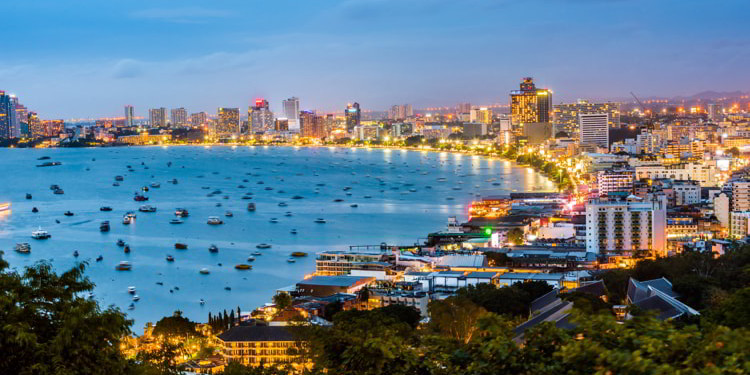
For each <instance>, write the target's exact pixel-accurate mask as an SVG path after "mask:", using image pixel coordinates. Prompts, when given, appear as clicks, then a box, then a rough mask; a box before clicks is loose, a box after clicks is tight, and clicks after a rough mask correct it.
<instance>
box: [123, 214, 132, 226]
mask: <svg viewBox="0 0 750 375" xmlns="http://www.w3.org/2000/svg"><path fill="white" fill-rule="evenodd" d="M132 221H133V219H131V218H130V216H127V215H125V216H123V217H122V223H123V224H125V225H128V224H130V223H131V222H132Z"/></svg>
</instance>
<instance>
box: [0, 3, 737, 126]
mask: <svg viewBox="0 0 750 375" xmlns="http://www.w3.org/2000/svg"><path fill="white" fill-rule="evenodd" d="M12 7H14V8H15V10H16V11H17V12H18V13H22V14H30V15H33V16H34V19H35V20H36V21H37V22H36V24H37V27H34V28H33V29H29V28H25V27H23V25H22V24H21V23H22V20H23V19H24V17H14V18H12V19H10V20H8V22H6V23H4V25H3V26H2V28H1V29H2V30H3V32H4V33H5V35H6V36H7V38H6V41H7V43H6V45H5V47H4V49H5V51H6V53H4V58H3V62H2V63H0V83H2V86H3V89H5V90H6V91H8V92H10V93H14V94H16V95H18V96H19V97H23V98H24V100H25V102H26V103H27V104H28V105H29V106H30V107H31V108H34V109H35V110H36V111H37V112H39V113H44V114H45V115H47V116H49V117H52V118H76V117H111V116H117V115H121V113H122V106H123V105H125V104H131V105H133V106H134V107H135V108H136V110H137V111H138V115H140V116H143V115H144V114H145V113H144V112H143V109H146V108H154V107H165V108H179V107H185V108H189V109H190V111H192V112H199V111H208V112H209V113H211V112H214V111H215V109H216V108H218V107H240V108H242V107H247V105H248V104H249V103H251V102H252V100H253V98H256V97H264V98H267V99H268V100H269V102H270V103H271V106H272V108H271V109H272V110H274V111H276V112H280V109H281V101H282V100H283V99H286V98H289V97H291V96H296V97H299V98H300V101H301V108H300V109H321V110H323V111H331V110H337V111H338V110H341V108H342V107H343V106H344V105H345V104H346V103H349V102H354V101H357V102H359V103H362V107H363V110H382V111H385V110H387V109H388V108H390V107H391V106H392V105H393V104H394V103H411V104H413V105H414V107H415V108H422V107H426V106H453V105H455V103H458V102H471V103H478V104H479V103H481V104H491V103H507V90H508V88H510V87H514V86H517V82H518V78H519V77H524V76H533V77H535V79H536V82H537V84H538V85H539V86H540V87H546V88H549V89H551V90H552V91H553V92H554V93H555V102H556V103H559V102H573V101H575V100H576V99H578V98H584V99H606V98H613V97H627V95H628V92H630V91H635V92H637V93H638V94H639V95H641V96H644V97H648V96H656V95H659V96H675V95H683V94H694V93H697V92H701V91H704V90H717V91H736V90H742V91H746V90H745V87H748V86H749V84H750V75H748V74H747V73H743V71H745V70H744V69H742V68H743V67H744V66H746V65H747V63H748V62H750V54H749V53H748V52H747V49H746V48H743V47H744V46H747V44H748V43H750V42H748V40H747V39H746V38H744V37H742V35H743V33H742V31H743V30H744V23H743V21H742V15H743V14H747V10H750V4H748V3H747V2H743V1H725V2H722V3H721V4H709V3H704V2H698V1H688V2H685V1H680V2H678V1H663V2H659V4H651V3H647V2H645V1H596V0H587V1H583V0H577V1H564V2H551V1H544V0H537V1H532V2H506V1H500V2H488V1H478V0H477V1H470V2H461V3H460V4H459V3H456V2H447V1H441V0H428V1H407V2H395V1H391V0H364V1H338V2H336V1H331V2H326V3H316V4H307V3H303V4H295V6H294V7H293V8H291V7H289V4H288V3H285V2H280V3H277V2H274V3H259V4H245V3H244V2H239V1H226V2H222V3H221V5H220V6H211V7H209V6H206V5H201V4H200V3H198V2H195V1H187V2H181V3H180V5H179V6H178V5H175V4H174V3H172V2H167V1H152V2H148V3H146V2H140V1H137V2H130V3H127V4H96V5H95V6H92V5H86V2H85V1H76V2H74V3H73V4H72V5H71V4H70V3H68V4H57V3H56V2H52V1H34V2H28V3H26V2H25V3H16V4H13V5H12ZM645 7H648V12H644V8H645ZM82 8H85V11H83V12H81V11H80V10H81V9H82ZM250 14H253V15H254V17H253V18H252V19H253V22H246V21H245V20H247V17H248V15H250ZM524 15H528V16H524ZM532 15H533V16H532ZM561 15H563V16H564V15H568V16H567V17H561ZM592 15H596V16H592ZM696 24H700V25H701V27H699V28H698V27H694V26H695V25H696Z"/></svg>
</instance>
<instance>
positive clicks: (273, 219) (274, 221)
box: [268, 217, 279, 224]
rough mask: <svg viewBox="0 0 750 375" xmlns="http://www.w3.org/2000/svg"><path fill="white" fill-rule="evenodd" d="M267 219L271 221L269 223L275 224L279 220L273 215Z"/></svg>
mask: <svg viewBox="0 0 750 375" xmlns="http://www.w3.org/2000/svg"><path fill="white" fill-rule="evenodd" d="M268 221H269V222H271V223H273V224H276V223H278V222H279V219H277V218H275V217H272V218H271V220H268Z"/></svg>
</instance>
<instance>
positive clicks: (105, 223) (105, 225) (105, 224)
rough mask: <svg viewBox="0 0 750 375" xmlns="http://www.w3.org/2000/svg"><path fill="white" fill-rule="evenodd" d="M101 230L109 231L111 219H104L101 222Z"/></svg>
mask: <svg viewBox="0 0 750 375" xmlns="http://www.w3.org/2000/svg"><path fill="white" fill-rule="evenodd" d="M99 231H100V232H109V221H106V220H105V221H102V223H101V224H99Z"/></svg>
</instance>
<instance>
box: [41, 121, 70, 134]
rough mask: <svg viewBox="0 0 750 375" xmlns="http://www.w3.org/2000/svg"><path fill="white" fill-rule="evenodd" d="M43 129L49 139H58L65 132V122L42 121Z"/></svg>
mask: <svg viewBox="0 0 750 375" xmlns="http://www.w3.org/2000/svg"><path fill="white" fill-rule="evenodd" d="M42 127H43V128H44V129H45V130H46V131H47V136H48V137H58V136H59V135H60V134H62V133H64V132H65V121H63V120H42Z"/></svg>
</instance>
